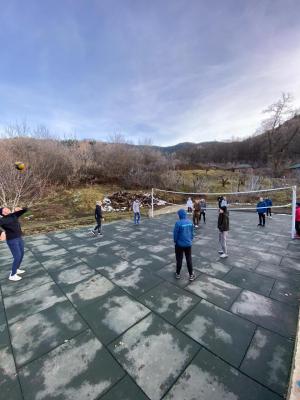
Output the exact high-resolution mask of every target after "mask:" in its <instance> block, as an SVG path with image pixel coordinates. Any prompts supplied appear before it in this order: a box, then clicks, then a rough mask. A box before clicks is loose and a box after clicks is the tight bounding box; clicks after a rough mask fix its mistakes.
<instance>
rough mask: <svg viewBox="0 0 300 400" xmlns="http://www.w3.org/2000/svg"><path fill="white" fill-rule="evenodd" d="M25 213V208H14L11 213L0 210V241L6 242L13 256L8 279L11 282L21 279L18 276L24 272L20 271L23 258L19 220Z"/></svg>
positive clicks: (4, 209)
mask: <svg viewBox="0 0 300 400" xmlns="http://www.w3.org/2000/svg"><path fill="white" fill-rule="evenodd" d="M26 211H27V208H20V207H16V208H15V210H14V211H13V212H12V211H11V210H10V209H9V208H7V207H3V208H0V240H6V243H7V246H8V247H9V249H10V251H11V254H12V256H13V263H12V267H11V273H10V275H9V278H8V279H9V280H10V281H13V282H17V281H20V280H21V279H22V278H21V277H20V276H19V275H21V274H24V272H25V270H23V269H20V266H21V263H22V260H23V257H24V241H23V238H22V235H23V233H22V229H21V225H20V222H19V218H20V217H21V216H22V215H23V214H24V213H26Z"/></svg>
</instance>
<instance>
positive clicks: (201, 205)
mask: <svg viewBox="0 0 300 400" xmlns="http://www.w3.org/2000/svg"><path fill="white" fill-rule="evenodd" d="M200 207H201V212H200V221H201V215H202V216H203V221H204V223H205V224H206V201H205V199H201V200H200Z"/></svg>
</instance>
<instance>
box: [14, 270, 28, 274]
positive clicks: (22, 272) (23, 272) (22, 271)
mask: <svg viewBox="0 0 300 400" xmlns="http://www.w3.org/2000/svg"><path fill="white" fill-rule="evenodd" d="M25 272H26V271H25V269H17V272H16V273H17V274H18V275H22V274H25Z"/></svg>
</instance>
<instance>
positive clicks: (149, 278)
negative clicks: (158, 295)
mask: <svg viewBox="0 0 300 400" xmlns="http://www.w3.org/2000/svg"><path fill="white" fill-rule="evenodd" d="M113 282H114V283H115V284H116V285H118V286H119V287H121V288H122V289H124V290H125V291H126V292H128V293H129V294H131V295H132V296H134V297H138V296H141V295H142V294H143V293H145V292H147V291H148V290H150V289H151V288H153V287H154V286H156V285H157V284H159V283H160V282H161V279H160V278H159V277H158V276H156V275H154V274H151V273H150V272H148V271H147V270H145V269H143V268H141V267H138V268H136V269H134V270H133V271H130V272H129V273H127V274H124V275H122V276H118V277H116V278H114V279H113Z"/></svg>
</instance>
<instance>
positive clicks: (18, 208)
mask: <svg viewBox="0 0 300 400" xmlns="http://www.w3.org/2000/svg"><path fill="white" fill-rule="evenodd" d="M21 210H22V208H21V207H16V208H15V209H14V211H21Z"/></svg>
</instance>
